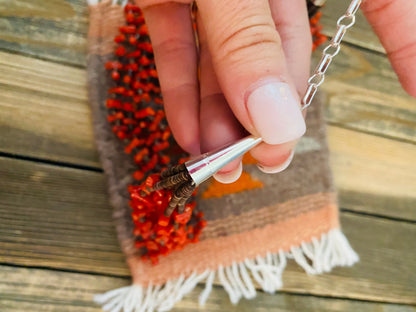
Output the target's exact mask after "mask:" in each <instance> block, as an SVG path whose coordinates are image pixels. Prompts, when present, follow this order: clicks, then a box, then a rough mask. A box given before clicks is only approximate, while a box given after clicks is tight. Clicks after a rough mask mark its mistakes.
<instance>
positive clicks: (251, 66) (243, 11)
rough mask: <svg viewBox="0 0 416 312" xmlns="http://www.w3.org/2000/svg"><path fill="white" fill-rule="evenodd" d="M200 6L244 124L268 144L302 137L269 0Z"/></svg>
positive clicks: (217, 65)
mask: <svg viewBox="0 0 416 312" xmlns="http://www.w3.org/2000/svg"><path fill="white" fill-rule="evenodd" d="M198 8H199V13H200V15H201V20H202V23H203V24H204V28H205V30H206V33H207V38H206V39H207V43H208V47H209V50H210V52H211V55H212V62H213V66H214V69H215V73H216V75H217V78H218V82H219V84H220V87H221V89H222V91H223V93H224V95H225V97H226V99H227V102H228V103H229V105H230V107H231V109H232V111H233V113H234V115H235V116H236V117H237V119H238V120H239V121H240V123H241V124H242V125H243V126H244V127H245V128H246V129H247V130H248V131H249V132H250V133H252V134H255V135H258V136H261V137H262V138H263V140H264V141H265V142H266V143H268V144H281V143H285V142H289V141H293V140H295V139H297V138H299V137H301V136H302V135H303V134H304V132H305V122H304V119H303V117H302V113H301V111H300V100H299V97H298V95H297V93H296V88H295V86H294V85H293V83H292V81H291V79H290V77H289V74H288V70H287V67H286V60H285V56H284V52H283V49H282V43H281V40H280V36H279V34H278V33H277V31H276V28H275V24H274V22H273V18H272V15H271V11H270V7H269V1H268V0H260V1H252V0H228V1H223V0H199V1H198ZM288 13H289V12H288Z"/></svg>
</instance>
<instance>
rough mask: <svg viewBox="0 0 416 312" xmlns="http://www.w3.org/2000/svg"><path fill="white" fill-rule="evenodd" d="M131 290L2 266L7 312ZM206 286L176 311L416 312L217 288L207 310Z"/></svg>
mask: <svg viewBox="0 0 416 312" xmlns="http://www.w3.org/2000/svg"><path fill="white" fill-rule="evenodd" d="M124 285H128V281H126V279H121V278H114V277H104V276H92V275H87V274H77V273H66V272H54V271H49V270H39V269H26V268H13V267H7V266H0V306H1V307H2V311H3V312H18V311H19V312H20V311H32V312H37V311H39V312H52V311H59V312H78V311H81V310H82V311H83V312H93V311H96V312H99V311H101V309H100V308H99V307H98V306H96V305H95V304H94V303H92V302H91V300H92V296H93V295H94V294H96V293H100V292H103V291H106V290H108V289H111V288H115V287H122V286H124ZM202 290H203V286H197V287H196V288H195V289H194V290H193V291H192V292H191V293H190V294H189V295H187V296H185V297H184V298H183V300H182V301H180V302H178V303H177V304H176V306H175V308H174V309H173V310H172V312H178V311H183V312H186V311H276V312H277V311H279V312H282V311H292V312H296V311H302V312H303V311H320V312H322V311H339V312H341V311H363V312H366V311H389V312H396V311H397V312H398V311H400V312H415V311H416V307H412V306H406V305H398V304H390V303H375V302H363V301H353V300H345V299H335V298H319V297H313V296H299V295H294V294H287V293H278V294H275V295H269V294H265V293H263V292H258V294H257V297H256V298H255V299H254V300H250V301H249V300H241V301H240V303H239V304H238V305H235V306H234V305H232V304H231V303H230V300H229V299H228V296H227V294H226V292H225V291H224V290H223V289H222V288H220V287H214V288H213V290H212V292H211V295H210V297H209V299H208V301H207V303H206V304H205V306H204V307H199V306H198V296H199V293H200V292H201V291H202Z"/></svg>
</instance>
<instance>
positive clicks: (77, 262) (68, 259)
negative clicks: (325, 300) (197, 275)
mask: <svg viewBox="0 0 416 312" xmlns="http://www.w3.org/2000/svg"><path fill="white" fill-rule="evenodd" d="M0 160H1V161H0V176H1V177H2V179H0V216H1V217H0V263H11V264H17V265H27V266H36V267H53V268H56V269H67V270H76V271H83V272H95V273H102V274H114V275H119V276H128V275H129V271H128V269H127V266H126V265H125V263H124V258H123V255H122V254H121V253H120V251H119V247H118V243H117V241H116V238H115V234H114V230H113V225H112V221H111V209H110V207H109V204H108V199H107V197H106V196H105V195H104V193H105V191H104V188H105V187H104V184H105V183H104V180H103V176H102V175H101V174H100V173H96V172H88V171H84V170H77V169H68V168H60V167H56V166H50V165H45V164H36V163H33V162H28V161H22V160H13V159H0ZM341 216H342V218H341V221H342V224H343V226H344V229H345V232H346V234H347V236H348V237H349V239H350V241H351V244H352V246H353V247H354V248H355V249H356V251H357V252H358V253H359V254H360V256H361V262H360V263H359V264H358V265H356V266H354V267H353V268H339V269H336V270H334V272H333V273H332V274H324V275H321V276H307V275H306V274H305V272H303V270H302V269H300V268H299V267H298V266H297V265H290V266H289V267H288V268H287V270H286V272H285V274H284V281H285V288H284V289H285V290H290V291H292V292H299V293H308V294H316V295H323V296H335V297H347V298H360V299H363V300H376V301H387V302H401V303H409V304H410V303H411V304H415V303H416V297H415V296H414V294H415V293H416V276H415V275H414V274H412V272H415V271H416V259H415V257H414V250H415V248H416V242H415V240H414V237H415V235H416V225H415V224H412V223H407V222H397V221H389V220H384V219H378V218H373V217H366V216H361V215H355V214H351V213H342V214H341Z"/></svg>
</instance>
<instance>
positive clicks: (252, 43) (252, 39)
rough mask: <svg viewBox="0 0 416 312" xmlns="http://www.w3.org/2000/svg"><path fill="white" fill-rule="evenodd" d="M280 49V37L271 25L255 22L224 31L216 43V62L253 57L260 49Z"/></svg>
mask: <svg viewBox="0 0 416 312" xmlns="http://www.w3.org/2000/svg"><path fill="white" fill-rule="evenodd" d="M268 48H272V49H276V48H281V41H280V37H279V35H278V33H277V31H276V30H275V28H274V26H273V23H267V22H257V23H250V24H248V25H241V26H240V27H236V28H234V29H232V28H231V29H230V31H225V32H224V33H223V34H222V35H221V36H220V37H219V39H218V41H217V53H215V54H216V56H217V58H218V59H217V61H221V60H227V61H230V60H233V59H241V58H245V57H247V55H253V53H256V52H258V51H260V50H261V49H268Z"/></svg>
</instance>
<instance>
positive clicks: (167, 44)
mask: <svg viewBox="0 0 416 312" xmlns="http://www.w3.org/2000/svg"><path fill="white" fill-rule="evenodd" d="M143 13H144V17H145V19H146V24H147V27H148V29H149V34H150V38H151V40H152V45H153V50H154V55H155V62H156V66H157V71H158V75H159V80H160V86H161V89H162V93H163V99H164V104H165V111H166V116H167V119H168V121H169V125H170V127H171V129H172V133H173V135H174V137H175V139H176V141H177V142H178V144H179V145H180V146H181V147H182V148H183V149H184V150H186V151H188V152H189V153H191V154H199V153H200V147H199V87H198V81H197V56H196V55H197V54H196V45H195V39H194V34H193V29H192V22H191V17H190V8H189V5H186V4H178V3H172V2H170V3H162V4H159V5H153V6H145V7H144V8H143Z"/></svg>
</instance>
